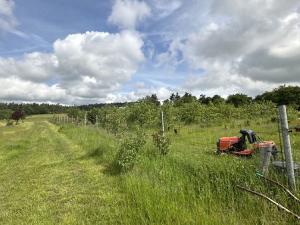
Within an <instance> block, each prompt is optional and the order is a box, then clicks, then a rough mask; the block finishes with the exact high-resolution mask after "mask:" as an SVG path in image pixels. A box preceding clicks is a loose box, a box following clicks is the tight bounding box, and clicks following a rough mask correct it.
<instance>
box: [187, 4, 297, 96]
mask: <svg viewBox="0 0 300 225" xmlns="http://www.w3.org/2000/svg"><path fill="white" fill-rule="evenodd" d="M298 5H299V2H298V1H294V0H287V1H270V0H264V1H256V0H252V1H248V2H247V3H245V2H240V1H231V0H230V1H229V0H225V1H223V0H222V1H219V0H215V1H213V4H212V5H211V8H210V14H209V15H210V16H209V20H208V22H207V25H206V26H203V27H202V28H201V29H200V30H199V31H198V32H193V33H192V34H190V35H189V37H188V38H187V39H185V40H183V41H182V42H183V47H181V48H182V49H183V50H182V51H183V55H184V58H185V61H186V62H187V63H188V64H189V65H190V66H191V68H193V69H195V70H197V69H203V70H204V71H205V73H204V74H203V75H202V76H197V77H198V78H195V77H194V76H192V78H189V79H188V80H187V82H186V85H187V86H188V87H189V88H191V89H193V90H199V89H202V90H203V89H207V88H208V87H210V90H213V89H216V90H220V89H223V93H224V92H226V90H230V89H231V90H232V92H247V93H249V94H251V95H256V94H258V93H260V92H262V91H264V90H269V89H271V88H273V87H275V86H278V85H279V84H284V83H286V84H297V83H300V76H299V73H300V64H299V63H298V62H300V39H299V37H300V29H299V28H300V27H299V24H300V15H299V12H297V7H298ZM195 79H196V82H195ZM219 86H221V87H222V88H219Z"/></svg>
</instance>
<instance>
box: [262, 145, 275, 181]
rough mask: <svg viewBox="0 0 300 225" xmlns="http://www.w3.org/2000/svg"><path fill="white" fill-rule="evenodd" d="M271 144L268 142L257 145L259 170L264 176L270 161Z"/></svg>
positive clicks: (266, 173)
mask: <svg viewBox="0 0 300 225" xmlns="http://www.w3.org/2000/svg"><path fill="white" fill-rule="evenodd" d="M272 147H273V146H272V144H270V143H262V144H260V147H259V152H260V160H261V172H262V174H263V175H264V176H267V175H268V172H269V165H270V162H271V156H272Z"/></svg>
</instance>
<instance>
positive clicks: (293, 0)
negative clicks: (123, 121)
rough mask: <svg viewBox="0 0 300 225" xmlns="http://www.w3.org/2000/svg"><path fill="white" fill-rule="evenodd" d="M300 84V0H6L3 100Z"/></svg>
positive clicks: (117, 97) (111, 97)
mask: <svg viewBox="0 0 300 225" xmlns="http://www.w3.org/2000/svg"><path fill="white" fill-rule="evenodd" d="M281 84H292V85H299V84H300V2H299V0H248V1H241V0H101V1H99V0H88V1H82V0H51V1H41V0H26V1H24V0H0V101H18V102H22V101H24V102H33V101H34V102H52V103H63V104H86V103H95V102H117V101H133V100H136V99H138V98H140V97H142V96H145V95H147V94H151V93H157V95H158V96H159V98H161V99H164V98H168V97H169V95H170V93H172V92H179V93H184V92H185V91H188V92H191V93H193V94H194V95H197V96H198V95H200V94H205V95H214V94H220V95H222V96H224V97H225V96H227V95H228V94H231V93H241V92H242V93H246V94H248V95H251V96H255V95H257V94H260V93H262V92H263V91H265V90H270V89H273V88H274V87H277V86H279V85H281Z"/></svg>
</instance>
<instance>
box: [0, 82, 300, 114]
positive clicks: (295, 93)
mask: <svg viewBox="0 0 300 225" xmlns="http://www.w3.org/2000/svg"><path fill="white" fill-rule="evenodd" d="M266 101H270V102H273V103H274V104H276V105H279V104H286V105H291V106H293V107H294V108H296V109H298V110H300V87H299V86H280V87H278V88H276V89H274V90H272V91H269V92H265V93H263V94H261V95H258V96H256V97H255V98H252V97H250V96H248V95H246V94H242V93H238V94H232V95H229V96H228V97H227V99H225V98H222V97H221V96H220V95H214V96H212V97H210V96H205V95H200V96H199V97H196V96H193V95H192V94H190V93H185V94H184V95H182V96H181V95H179V94H178V93H173V94H171V96H170V97H169V99H166V100H165V101H164V104H173V105H174V106H182V105H184V104H186V103H195V102H198V103H200V104H201V105H210V104H215V105H216V104H222V105H224V107H225V105H228V104H229V105H233V106H235V107H240V106H244V105H248V104H250V103H260V102H266ZM137 102H148V103H153V104H154V105H156V106H158V105H160V102H159V100H158V98H157V96H156V94H153V95H150V96H146V97H144V98H143V99H141V100H139V101H137ZM134 104H135V103H134V102H131V103H126V102H125V103H112V104H105V103H100V104H90V105H81V106H64V105H60V104H45V103H44V104H37V103H31V104H18V103H0V119H9V118H11V116H12V114H13V113H14V112H16V111H22V113H23V114H24V115H36V114H58V113H69V114H78V115H76V117H82V115H79V114H82V111H91V110H93V109H101V108H107V107H111V108H123V107H125V106H130V105H134ZM72 112H73V113H72ZM74 112H76V113H74Z"/></svg>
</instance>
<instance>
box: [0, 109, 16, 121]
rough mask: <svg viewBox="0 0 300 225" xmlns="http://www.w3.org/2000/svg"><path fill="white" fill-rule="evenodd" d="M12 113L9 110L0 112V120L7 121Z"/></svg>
mask: <svg viewBox="0 0 300 225" xmlns="http://www.w3.org/2000/svg"><path fill="white" fill-rule="evenodd" d="M12 113H13V111H12V110H10V109H2V110H0V120H9V119H10V118H11V115H12Z"/></svg>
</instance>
